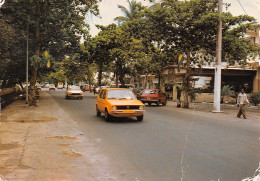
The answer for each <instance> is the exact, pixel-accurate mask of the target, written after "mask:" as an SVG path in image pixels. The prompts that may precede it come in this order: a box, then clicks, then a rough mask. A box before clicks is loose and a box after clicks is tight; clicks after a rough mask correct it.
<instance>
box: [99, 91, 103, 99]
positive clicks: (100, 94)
mask: <svg viewBox="0 0 260 181" xmlns="http://www.w3.org/2000/svg"><path fill="white" fill-rule="evenodd" d="M103 92H104V90H102V91H101V92H100V93H99V97H100V98H101V99H103V98H102V95H103Z"/></svg>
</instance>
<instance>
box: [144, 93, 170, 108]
mask: <svg viewBox="0 0 260 181" xmlns="http://www.w3.org/2000/svg"><path fill="white" fill-rule="evenodd" d="M141 101H142V102H143V103H144V104H145V103H148V104H149V105H151V104H152V103H154V104H156V105H157V106H159V105H160V104H162V105H164V106H165V105H166V104H167V98H166V94H164V93H163V92H162V91H161V90H159V89H145V90H144V91H143V92H142V94H141Z"/></svg>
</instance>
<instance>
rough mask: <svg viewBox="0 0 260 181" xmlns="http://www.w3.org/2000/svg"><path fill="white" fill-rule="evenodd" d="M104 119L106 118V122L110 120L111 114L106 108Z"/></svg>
mask: <svg viewBox="0 0 260 181" xmlns="http://www.w3.org/2000/svg"><path fill="white" fill-rule="evenodd" d="M105 120H106V122H110V121H111V116H110V114H109V113H108V111H107V109H106V110H105Z"/></svg>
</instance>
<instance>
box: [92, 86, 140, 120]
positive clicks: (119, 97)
mask: <svg viewBox="0 0 260 181" xmlns="http://www.w3.org/2000/svg"><path fill="white" fill-rule="evenodd" d="M96 112H97V116H100V115H101V113H104V114H105V120H106V121H110V120H111V119H112V117H137V120H138V121H143V116H144V112H145V106H144V104H143V103H142V102H141V101H139V100H138V99H137V98H136V97H135V94H134V93H133V91H132V90H131V89H124V88H105V89H102V90H101V92H100V93H99V95H98V98H97V102H96Z"/></svg>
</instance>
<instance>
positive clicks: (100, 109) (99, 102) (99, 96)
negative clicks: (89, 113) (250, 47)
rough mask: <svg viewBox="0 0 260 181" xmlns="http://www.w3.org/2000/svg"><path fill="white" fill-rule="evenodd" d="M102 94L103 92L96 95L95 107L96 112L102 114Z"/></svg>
mask: <svg viewBox="0 0 260 181" xmlns="http://www.w3.org/2000/svg"><path fill="white" fill-rule="evenodd" d="M102 94H103V91H101V92H100V93H99V95H98V98H97V107H98V110H99V111H101V112H102Z"/></svg>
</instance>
